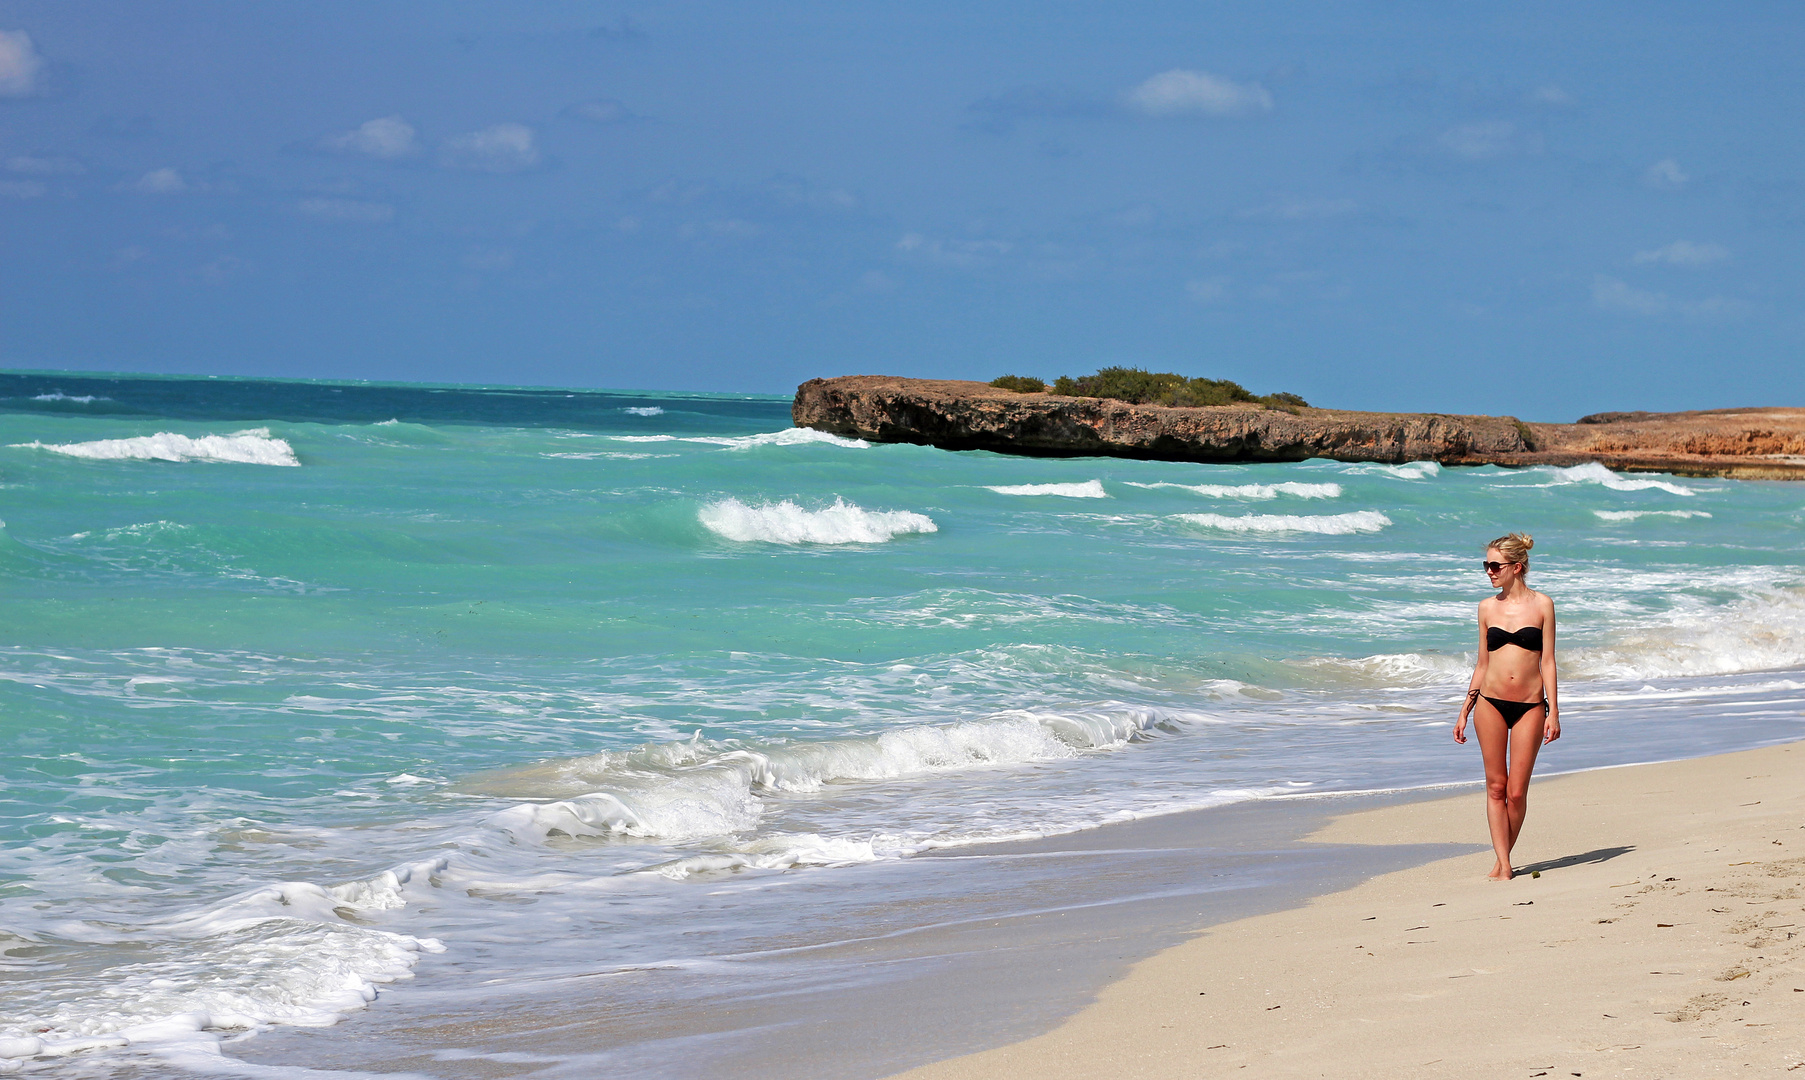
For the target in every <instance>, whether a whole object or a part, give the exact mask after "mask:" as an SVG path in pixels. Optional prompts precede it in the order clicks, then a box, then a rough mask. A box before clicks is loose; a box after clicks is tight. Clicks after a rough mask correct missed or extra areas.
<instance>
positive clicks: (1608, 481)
mask: <svg viewBox="0 0 1805 1080" xmlns="http://www.w3.org/2000/svg"><path fill="white" fill-rule="evenodd" d="M1536 471H1537V472H1541V473H1544V474H1545V475H1550V476H1553V477H1554V479H1553V480H1552V481H1551V482H1549V483H1547V484H1543V485H1539V486H1542V487H1560V486H1563V485H1566V484H1603V485H1604V486H1605V487H1607V488H1610V489H1611V490H1612V491H1648V490H1650V489H1654V490H1657V491H1666V492H1670V493H1672V494H1674V495H1693V494H1696V493H1695V492H1694V491H1693V490H1692V489H1691V488H1689V487H1687V486H1685V485H1684V484H1675V483H1670V482H1668V481H1666V480H1630V479H1627V478H1625V477H1624V476H1622V475H1621V474H1619V473H1614V472H1612V471H1611V470H1609V469H1607V468H1605V467H1604V466H1603V465H1600V464H1599V463H1598V462H1596V461H1588V462H1586V463H1585V464H1584V465H1574V466H1571V467H1568V468H1560V467H1550V468H1542V469H1537V470H1536Z"/></svg>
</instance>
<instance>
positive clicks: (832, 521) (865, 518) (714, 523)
mask: <svg viewBox="0 0 1805 1080" xmlns="http://www.w3.org/2000/svg"><path fill="white" fill-rule="evenodd" d="M696 517H697V519H698V520H700V521H701V522H702V526H703V527H704V528H706V529H707V530H708V531H709V532H711V533H714V534H715V535H716V536H722V537H726V538H727V539H729V540H738V541H741V542H748V543H749V542H753V541H762V542H764V543H767V544H881V543H883V542H884V541H886V540H890V539H893V538H894V537H897V536H903V535H907V534H909V533H931V532H939V531H940V526H938V525H936V524H934V522H933V519H931V518H929V517H928V516H926V515H925V514H917V513H915V512H914V511H912V510H867V509H865V508H864V507H862V506H858V505H856V504H854V503H849V502H847V501H846V500H844V499H840V498H835V499H834V504H833V505H832V506H828V507H823V508H822V509H820V510H806V509H804V508H802V507H800V506H798V505H796V504H795V503H793V502H791V501H790V500H788V499H785V500H783V501H782V502H775V503H773V502H764V503H759V504H758V505H756V506H751V505H748V504H746V503H743V502H741V501H739V500H738V499H734V498H726V499H721V500H719V501H718V502H712V503H709V504H708V505H707V506H704V507H703V508H702V509H701V510H699V511H697V513H696Z"/></svg>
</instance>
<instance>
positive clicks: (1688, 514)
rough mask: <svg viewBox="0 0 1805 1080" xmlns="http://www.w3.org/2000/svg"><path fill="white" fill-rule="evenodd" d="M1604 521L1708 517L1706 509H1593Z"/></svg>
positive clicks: (1708, 513)
mask: <svg viewBox="0 0 1805 1080" xmlns="http://www.w3.org/2000/svg"><path fill="white" fill-rule="evenodd" d="M1592 512H1593V513H1594V514H1597V515H1598V516H1599V517H1601V518H1603V519H1604V520H1606V521H1634V520H1636V519H1637V518H1641V517H1670V518H1708V517H1710V516H1711V514H1710V512H1709V511H1706V510H1594V511H1592Z"/></svg>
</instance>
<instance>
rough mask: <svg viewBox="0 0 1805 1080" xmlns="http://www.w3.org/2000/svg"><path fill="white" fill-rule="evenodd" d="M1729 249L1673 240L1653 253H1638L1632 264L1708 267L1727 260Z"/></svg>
mask: <svg viewBox="0 0 1805 1080" xmlns="http://www.w3.org/2000/svg"><path fill="white" fill-rule="evenodd" d="M1729 257H1730V249H1729V248H1727V247H1724V246H1723V245H1722V244H1695V243H1693V242H1692V241H1690V240H1675V241H1674V242H1673V243H1671V244H1668V245H1667V246H1666V247H1659V248H1655V249H1654V250H1653V251H1638V252H1636V255H1635V258H1633V259H1632V260H1630V261H1632V262H1634V263H1636V264H1637V265H1638V266H1645V265H1647V264H1649V263H1666V264H1668V265H1669V266H1710V265H1712V264H1713V263H1720V262H1724V261H1726V260H1728V259H1729Z"/></svg>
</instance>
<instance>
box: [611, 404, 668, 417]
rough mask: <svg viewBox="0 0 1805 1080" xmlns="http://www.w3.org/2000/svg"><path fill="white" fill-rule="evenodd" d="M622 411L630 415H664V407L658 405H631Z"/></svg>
mask: <svg viewBox="0 0 1805 1080" xmlns="http://www.w3.org/2000/svg"><path fill="white" fill-rule="evenodd" d="M621 412H624V413H626V414H627V415H629V416H663V415H664V409H662V408H661V407H659V406H657V405H629V406H627V407H626V408H624V409H622V410H621Z"/></svg>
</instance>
